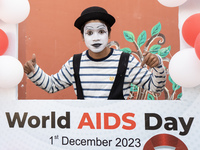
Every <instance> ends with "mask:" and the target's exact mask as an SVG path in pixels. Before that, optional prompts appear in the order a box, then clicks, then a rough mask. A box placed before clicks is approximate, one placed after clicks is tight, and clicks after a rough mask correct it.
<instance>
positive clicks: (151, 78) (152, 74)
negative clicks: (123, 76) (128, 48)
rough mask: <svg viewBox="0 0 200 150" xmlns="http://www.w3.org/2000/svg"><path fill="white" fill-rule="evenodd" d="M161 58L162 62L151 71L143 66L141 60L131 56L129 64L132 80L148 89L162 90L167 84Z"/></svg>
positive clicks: (129, 73) (153, 90) (129, 74)
mask: <svg viewBox="0 0 200 150" xmlns="http://www.w3.org/2000/svg"><path fill="white" fill-rule="evenodd" d="M158 57H159V56H158ZM159 60H160V64H159V65H158V66H157V67H154V68H152V69H151V70H152V71H150V70H148V69H147V68H145V67H143V68H141V67H140V66H141V64H140V62H138V60H137V59H136V58H135V57H134V56H131V57H130V59H129V65H128V70H129V72H128V76H129V78H130V79H131V81H130V82H131V83H133V84H135V85H137V86H139V87H141V88H143V89H145V90H148V91H152V92H162V91H163V89H164V87H165V84H166V71H165V68H164V65H163V63H162V60H161V58H160V57H159Z"/></svg>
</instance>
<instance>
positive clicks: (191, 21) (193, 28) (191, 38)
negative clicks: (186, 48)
mask: <svg viewBox="0 0 200 150" xmlns="http://www.w3.org/2000/svg"><path fill="white" fill-rule="evenodd" d="M199 33H200V13H197V14H194V15H192V16H190V17H189V18H187V19H186V21H185V22H184V24H183V27H182V35H183V38H184V40H185V41H186V42H187V43H188V44H189V45H190V46H192V47H194V43H195V40H196V38H197V35H198V34H199Z"/></svg>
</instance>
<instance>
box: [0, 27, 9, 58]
mask: <svg viewBox="0 0 200 150" xmlns="http://www.w3.org/2000/svg"><path fill="white" fill-rule="evenodd" d="M7 48H8V37H7V35H6V33H5V32H4V31H3V30H1V29H0V56H1V55H3V54H4V53H5V52H6V50H7Z"/></svg>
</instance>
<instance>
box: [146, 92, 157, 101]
mask: <svg viewBox="0 0 200 150" xmlns="http://www.w3.org/2000/svg"><path fill="white" fill-rule="evenodd" d="M147 100H155V98H154V97H153V95H151V94H149V93H148V95H147Z"/></svg>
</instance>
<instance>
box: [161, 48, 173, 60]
mask: <svg viewBox="0 0 200 150" xmlns="http://www.w3.org/2000/svg"><path fill="white" fill-rule="evenodd" d="M170 50H171V46H168V47H165V48H162V49H160V50H159V51H158V55H160V56H161V57H162V58H164V57H166V56H167V55H168V54H169V52H170Z"/></svg>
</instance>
